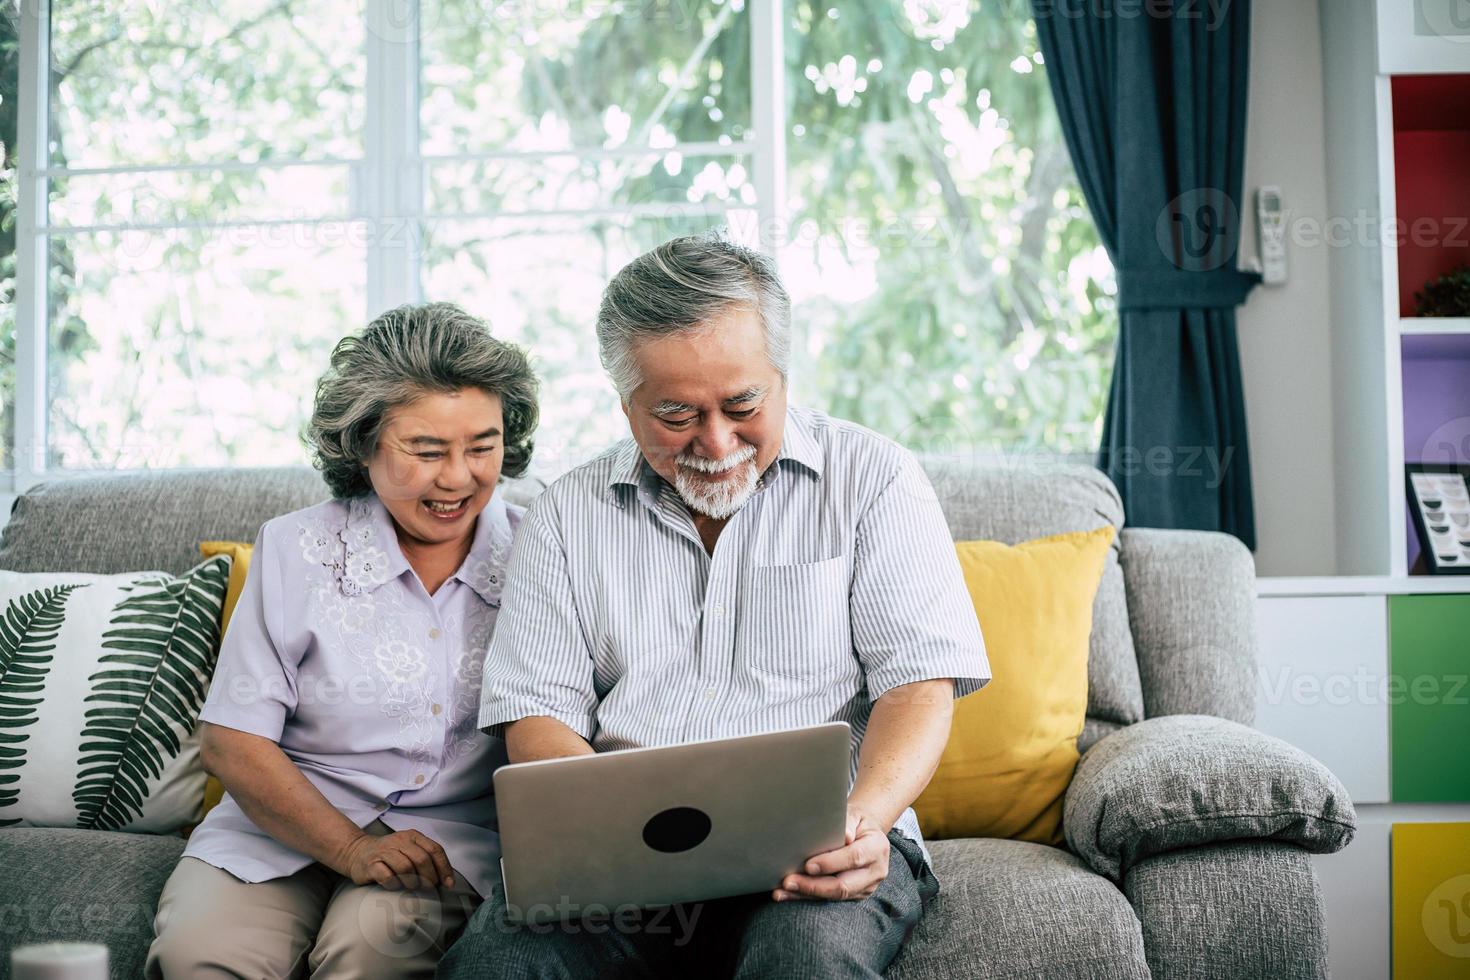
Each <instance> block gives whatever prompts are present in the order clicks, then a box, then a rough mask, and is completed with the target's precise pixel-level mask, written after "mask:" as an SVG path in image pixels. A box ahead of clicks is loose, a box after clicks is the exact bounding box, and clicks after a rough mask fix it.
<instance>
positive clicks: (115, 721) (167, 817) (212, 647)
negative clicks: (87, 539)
mask: <svg viewBox="0 0 1470 980" xmlns="http://www.w3.org/2000/svg"><path fill="white" fill-rule="evenodd" d="M229 575H230V559H229V558H228V557H227V556H223V555H221V556H218V557H215V558H206V559H205V560H204V561H202V562H200V563H199V564H198V565H196V566H195V567H194V568H192V569H190V570H189V571H188V572H186V573H184V574H183V575H180V576H177V577H175V576H170V575H165V574H161V573H158V572H130V573H124V574H121V575H88V574H85V573H82V572H9V571H0V618H3V633H4V635H3V637H0V692H3V693H0V735H3V736H4V741H5V743H6V745H5V752H4V755H3V756H0V783H8V785H0V826H5V825H6V824H9V823H17V822H18V823H22V824H25V825H27V826H32V827H77V828H81V829H89V830H93V829H96V830H129V831H133V832H135V833H137V832H143V833H171V832H173V831H176V830H178V829H179V827H181V826H182V825H183V824H185V823H187V822H188V821H190V820H193V819H195V817H197V815H198V812H199V801H200V798H201V794H202V793H203V791H204V771H203V769H201V768H200V766H199V742H198V736H197V734H196V732H195V729H196V726H197V725H198V723H199V710H200V708H202V707H203V706H204V692H205V691H206V690H207V689H208V687H209V680H210V677H211V675H213V673H214V664H215V659H216V657H217V656H218V651H219V635H220V625H219V624H220V609H221V607H223V605H224V601H225V583H226V582H227V581H228V579H229Z"/></svg>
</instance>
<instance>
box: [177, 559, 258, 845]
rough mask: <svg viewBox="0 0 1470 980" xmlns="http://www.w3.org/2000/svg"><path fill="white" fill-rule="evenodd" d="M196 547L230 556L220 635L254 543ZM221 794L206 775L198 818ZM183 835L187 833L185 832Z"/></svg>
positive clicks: (242, 586) (237, 595)
mask: <svg viewBox="0 0 1470 980" xmlns="http://www.w3.org/2000/svg"><path fill="white" fill-rule="evenodd" d="M199 551H200V553H201V554H203V555H204V557H205V558H213V557H214V556H215V555H229V556H230V582H229V585H227V586H226V587H225V606H224V610H223V612H222V614H221V616H220V630H219V635H220V638H221V639H223V638H224V635H225V630H226V629H228V628H229V626H230V615H231V614H232V613H234V611H235V603H237V602H239V601H240V593H241V592H243V591H244V589H245V576H246V575H248V574H249V573H250V557H251V555H253V554H254V553H255V545H253V544H247V543H245V542H244V541H202V542H200V544H199ZM224 795H225V788H224V787H223V786H222V785H220V781H219V780H218V779H215V778H214V777H213V776H210V777H209V778H207V779H206V780H205V781H204V809H203V811H202V812H201V813H200V814H199V819H200V820H203V819H204V816H205V814H207V813H209V811H210V810H213V809H214V808H215V806H217V805H218V804H219V801H220V800H221V799H223V798H224ZM196 826H197V825H196ZM193 829H194V828H193V827H190V828H188V830H193ZM184 836H186V837H187V836H188V833H187V832H186V833H185V835H184Z"/></svg>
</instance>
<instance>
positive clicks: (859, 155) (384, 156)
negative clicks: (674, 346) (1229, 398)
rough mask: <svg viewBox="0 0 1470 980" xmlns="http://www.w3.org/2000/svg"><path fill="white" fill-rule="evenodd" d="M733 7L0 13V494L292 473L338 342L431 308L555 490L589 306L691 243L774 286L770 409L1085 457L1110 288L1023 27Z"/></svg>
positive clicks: (196, 1)
mask: <svg viewBox="0 0 1470 980" xmlns="http://www.w3.org/2000/svg"><path fill="white" fill-rule="evenodd" d="M746 2H747V0H561V2H558V3H554V4H546V3H530V2H526V0H498V2H495V3H488V2H486V3H478V4H466V3H458V2H452V0H421V3H419V4H410V3H407V2H403V0H314V2H313V3H311V4H303V3H292V2H289V0H235V2H233V3H230V4H215V3H206V2H203V0H187V2H179V3H170V4H167V5H164V4H147V3H130V4H119V5H111V6H109V7H107V8H105V9H102V10H101V11H100V12H99V8H97V7H96V6H95V5H93V4H86V3H83V2H81V0H51V2H50V3H49V4H47V3H27V4H18V3H17V2H16V0H0V11H3V12H4V15H3V16H0V65H3V68H4V72H3V81H0V140H3V142H4V147H5V154H4V167H5V169H6V174H7V177H8V179H7V180H6V181H5V184H4V190H3V192H0V293H3V295H4V296H5V297H6V298H8V297H9V296H11V295H14V298H15V299H16V301H17V302H15V303H14V304H11V303H5V304H3V305H0V310H3V311H4V312H0V316H3V317H4V320H3V321H0V344H3V346H0V357H3V358H4V361H3V370H4V373H3V375H0V385H3V388H4V392H5V400H4V427H5V433H6V437H7V438H6V440H5V442H6V451H7V455H6V456H5V458H4V463H3V465H4V467H5V468H7V469H11V470H13V471H14V473H15V482H16V484H17V485H18V486H22V487H23V485H24V484H26V483H28V482H29V481H30V480H32V479H34V478H36V476H37V475H38V473H39V472H41V471H44V470H75V469H95V468H118V467H123V468H126V467H136V466H177V465H212V464H224V463H238V464H267V463H287V462H300V461H301V460H303V459H304V454H303V450H302V448H301V445H300V441H299V431H300V427H301V425H302V423H303V422H304V420H305V418H306V415H307V413H308V412H309V408H310V399H311V395H312V386H313V382H314V381H315V379H316V377H317V376H318V375H319V373H320V372H321V370H322V369H323V367H324V366H325V363H326V359H327V356H328V353H329V351H330V349H331V345H332V344H333V342H334V341H335V340H336V339H337V338H339V337H340V336H342V335H343V334H345V333H347V332H350V331H352V330H355V329H359V328H360V327H361V326H362V325H363V324H365V323H366V321H367V319H368V318H369V317H370V316H371V315H374V314H376V313H377V312H380V311H381V310H382V309H384V308H387V307H389V306H392V305H396V304H397V303H400V302H405V301H412V300H418V299H421V298H424V297H431V298H434V299H444V300H450V301H454V302H458V303H460V304H462V305H464V306H465V307H466V308H468V309H470V310H472V311H473V312H475V313H477V314H479V315H482V316H485V317H486V318H487V319H489V320H490V321H491V324H492V326H493V327H494V328H495V330H496V331H497V333H498V334H500V335H501V336H505V337H508V338H511V339H514V340H516V341H518V342H521V343H523V344H525V345H526V346H528V347H529V348H530V349H531V351H532V353H533V355H534V356H535V358H536V362H537V365H538V368H539V370H540V372H541V374H542V376H543V378H544V381H545V399H544V422H543V429H542V433H541V438H540V440H539V445H540V449H539V450H538V457H539V459H538V466H539V467H540V468H542V469H544V470H545V471H547V472H556V471H558V470H560V469H563V468H564V467H565V466H566V465H569V464H570V463H572V462H575V461H576V460H579V459H582V458H585V457H586V456H587V455H589V454H591V453H593V452H595V451H597V450H598V449H599V448H601V447H602V446H603V445H605V444H606V443H607V442H608V441H610V440H611V439H614V438H617V437H618V436H620V435H622V434H623V432H624V427H623V423H622V420H621V415H620V413H619V412H618V411H617V409H616V405H615V402H614V398H613V395H612V393H611V391H610V388H609V386H608V384H607V382H606V380H605V378H604V377H603V375H602V372H601V368H600V366H599V364H598V361H597V356H596V345H595V342H594V339H593V335H592V323H593V318H594V316H595V312H596V307H597V301H598V297H599V294H600V292H601V289H602V286H603V284H605V282H606V281H607V279H608V277H610V276H611V275H612V274H613V273H614V272H616V271H617V269H618V268H620V267H621V266H622V264H623V263H625V262H626V261H628V260H629V259H631V258H632V257H633V256H635V255H637V254H638V253H640V252H641V251H643V250H645V249H647V248H650V247H652V246H653V245H655V244H657V243H658V242H660V241H662V240H664V239H666V238H668V237H671V236H673V235H676V234H685V233H692V232H700V231H704V230H707V229H710V228H713V227H717V226H724V227H726V228H727V229H728V230H729V233H730V234H731V235H732V236H733V237H735V238H737V239H739V240H741V241H745V242H747V243H749V244H752V245H759V246H762V247H765V248H768V249H770V250H772V251H774V252H775V253H776V254H777V256H778V259H779V261H780V263H781V267H782V271H783V275H784V277H785V279H786V281H787V285H788V287H789V288H790V290H791V292H792V296H793V300H794V328H795V331H796V341H797V343H796V350H797V363H796V365H795V370H794V376H793V386H794V390H795V395H796V397H797V398H799V399H801V400H803V401H805V402H807V403H811V404H815V405H817V406H819V407H823V408H826V409H827V410H829V411H832V412H833V413H834V414H837V415H841V416H844V417H848V418H852V419H854V420H856V421H859V422H863V423H865V424H867V425H870V426H873V427H874V428H876V429H879V430H880V431H883V432H886V433H888V434H890V435H893V436H895V437H897V438H899V439H900V440H901V441H904V442H906V443H908V444H910V445H913V446H914V447H915V448H920V449H931V450H945V449H950V450H966V451H972V450H976V449H982V450H986V449H988V450H1005V451H1010V450H1015V449H1022V450H1037V449H1046V450H1054V451H1075V450H1090V449H1091V448H1092V446H1093V445H1094V444H1095V442H1096V438H1097V430H1098V424H1099V422H1098V420H1099V417H1100V414H1101V409H1102V404H1103V400H1104V398H1105V394H1106V386H1107V379H1108V373H1109V368H1110V358H1111V348H1112V340H1113V337H1112V332H1111V331H1112V329H1113V328H1112V326H1111V324H1112V317H1111V315H1110V314H1111V312H1112V303H1113V298H1112V297H1113V285H1112V273H1111V269H1110V267H1109V265H1108V261H1107V258H1106V255H1105V253H1104V251H1103V249H1102V248H1101V247H1100V246H1099V244H1098V242H1097V238H1096V234H1095V231H1094V230H1093V227H1092V224H1091V222H1090V220H1089V219H1088V216H1087V214H1086V211H1085V208H1084V207H1083V205H1082V201H1081V195H1080V193H1079V191H1078V189H1077V186H1076V181H1075V178H1074V176H1073V173H1072V170H1071V165H1070V161H1069V160H1068V158H1067V154H1066V149H1065V146H1064V145H1063V142H1062V139H1061V135H1060V130H1059V126H1058V123H1057V119H1056V115H1055V110H1054V109H1053V107H1052V103H1051V97H1050V93H1049V91H1048V89H1047V83H1046V79H1045V75H1044V71H1045V66H1044V65H1043V64H1042V59H1041V57H1040V55H1039V53H1038V51H1037V48H1036V40H1035V31H1034V27H1033V25H1032V24H1031V23H1030V22H1029V20H1027V19H1025V18H1024V17H1023V16H1021V15H1020V14H1019V13H1018V12H1017V10H1016V9H1015V8H1014V6H1013V5H1003V4H1002V5H994V4H986V5H983V6H982V5H981V4H979V3H978V2H976V0H854V2H850V3H843V4H840V5H839V4H830V2H829V3H812V2H810V0H784V3H783V2H782V0H748V2H750V4H751V5H750V6H749V7H748V8H747V6H746ZM783 49H784V57H780V58H778V57H777V55H778V53H779V52H780V51H782V50H783ZM28 59H29V60H28ZM48 72H49V79H50V84H49V86H44V88H46V89H47V90H48V91H39V90H40V89H42V88H43V86H41V85H38V84H32V85H27V84H25V82H26V80H27V79H28V78H30V77H32V76H34V77H36V78H45V77H48V76H47V73H48ZM17 78H19V79H20V80H21V84H20V86H19V90H17V86H16V79H17ZM28 135H29V136H31V137H33V138H34V137H36V136H44V137H46V145H45V149H44V152H42V153H38V152H36V144H34V143H33V144H29V145H28V143H27V136H28ZM11 446H19V447H22V448H23V450H24V451H22V452H18V453H15V454H13V456H12V455H11V454H10V453H9V449H10V447H11Z"/></svg>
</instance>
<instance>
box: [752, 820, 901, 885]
mask: <svg viewBox="0 0 1470 980" xmlns="http://www.w3.org/2000/svg"><path fill="white" fill-rule="evenodd" d="M803 870H805V871H806V874H790V875H787V876H786V878H785V880H784V881H782V882H781V887H780V888H777V889H776V890H775V891H774V892H772V893H771V897H772V898H773V899H775V900H776V901H778V902H788V901H792V900H795V899H814V898H816V899H828V900H833V901H862V900H863V899H865V898H867V897H868V896H869V895H871V894H873V893H874V892H875V891H877V890H878V886H879V885H881V884H883V879H885V878H887V877H888V835H887V834H885V833H884V832H883V830H882V828H881V827H879V826H878V824H877V822H876V821H873V820H870V819H869V818H868V817H867V816H865V815H864V814H862V813H859V812H858V811H857V810H854V809H853V808H852V807H848V808H847V843H846V844H845V845H844V846H842V847H839V848H837V850H835V851H827V852H826V853H824V854H818V855H816V856H814V857H812V858H811V859H810V860H808V861H807V863H806V867H805V868H804V869H803Z"/></svg>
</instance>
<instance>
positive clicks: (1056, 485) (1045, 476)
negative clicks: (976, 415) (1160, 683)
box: [923, 456, 1143, 751]
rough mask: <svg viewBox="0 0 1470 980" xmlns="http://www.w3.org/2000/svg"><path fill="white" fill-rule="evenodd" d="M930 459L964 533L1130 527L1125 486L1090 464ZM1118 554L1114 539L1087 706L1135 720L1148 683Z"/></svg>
mask: <svg viewBox="0 0 1470 980" xmlns="http://www.w3.org/2000/svg"><path fill="white" fill-rule="evenodd" d="M923 462H924V469H925V471H926V472H927V473H928V474H929V480H930V482H932V483H933V484H934V491H935V493H936V494H937V495H938V497H939V503H940V505H941V506H942V507H943V508H944V516H945V517H946V518H947V519H948V521H949V530H950V534H951V535H952V536H953V537H954V539H955V540H956V541H971V540H976V539H980V540H986V541H1003V542H1005V543H1006V544H1020V543H1021V542H1022V541H1030V540H1031V539H1033V538H1042V537H1046V536H1048V535H1052V534H1064V533H1066V532H1068V531H1082V530H1090V529H1092V528H1095V527H1097V526H1098V525H1100V524H1111V525H1113V527H1114V528H1116V529H1118V530H1119V531H1121V530H1122V528H1123V502H1122V500H1121V499H1120V498H1119V496H1118V491H1117V489H1116V488H1115V487H1114V486H1113V484H1112V482H1111V481H1110V480H1108V478H1107V477H1106V476H1104V475H1103V474H1102V473H1101V472H1099V471H1098V470H1096V469H1094V468H1093V467H1090V466H1079V465H1075V464H1060V463H1034V462H1014V463H1009V462H1008V463H984V462H980V461H978V460H976V459H975V458H974V457H965V456H927V457H925V458H924V460H923ZM1118 556H1119V545H1118V541H1117V540H1114V542H1113V546H1112V548H1111V549H1109V551H1108V557H1107V561H1106V562H1105V563H1104V564H1103V574H1102V582H1101V584H1100V585H1099V586H1098V590H1097V598H1096V599H1095V600H1094V602H1093V608H1092V641H1091V647H1090V650H1089V653H1088V662H1087V685H1088V697H1087V714H1088V717H1089V718H1096V719H1099V720H1102V721H1111V722H1118V723H1120V724H1125V725H1127V724H1131V723H1133V722H1135V721H1138V720H1140V719H1141V718H1143V687H1142V685H1141V683H1140V681H1139V675H1138V659H1137V656H1136V654H1135V652H1134V648H1133V633H1132V631H1131V629H1130V628H1129V624H1128V600H1127V598H1126V596H1125V594H1124V588H1123V572H1122V569H1121V568H1120V567H1119V564H1118ZM1095 731H1097V729H1095V728H1093V727H1091V726H1089V727H1088V728H1087V729H1084V731H1083V733H1082V737H1081V738H1080V739H1078V743H1077V744H1078V748H1079V749H1080V750H1083V751H1085V750H1086V749H1087V747H1088V746H1089V745H1091V744H1092V742H1091V738H1092V735H1093V733H1094V732H1095Z"/></svg>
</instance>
